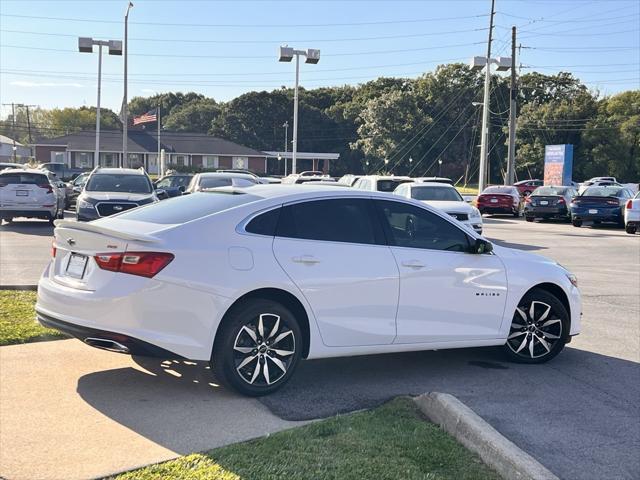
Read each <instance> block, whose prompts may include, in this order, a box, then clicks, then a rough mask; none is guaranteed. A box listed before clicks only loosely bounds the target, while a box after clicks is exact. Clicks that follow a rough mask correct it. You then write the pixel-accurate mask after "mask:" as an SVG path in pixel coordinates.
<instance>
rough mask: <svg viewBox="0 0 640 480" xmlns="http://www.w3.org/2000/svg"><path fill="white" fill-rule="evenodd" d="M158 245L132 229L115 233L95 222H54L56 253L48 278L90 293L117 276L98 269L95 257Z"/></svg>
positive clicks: (152, 238) (147, 248)
mask: <svg viewBox="0 0 640 480" xmlns="http://www.w3.org/2000/svg"><path fill="white" fill-rule="evenodd" d="M122 223H124V222H122ZM128 223H134V224H135V223H137V222H128ZM132 227H134V226H132ZM158 242H159V239H158V238H156V237H154V236H152V235H149V234H147V233H140V232H135V231H134V230H133V229H129V230H128V231H127V230H115V229H113V228H109V227H107V226H102V225H100V224H98V223H97V222H92V223H81V222H75V221H68V220H61V221H57V222H56V229H55V231H54V241H53V247H54V248H55V252H56V253H55V259H54V262H53V265H52V268H51V269H50V272H49V275H50V278H51V279H52V280H53V281H55V282H57V283H60V284H62V285H65V286H68V287H71V288H77V289H81V290H90V291H93V290H96V289H98V288H100V287H101V286H103V285H105V284H106V283H107V282H109V281H111V280H112V279H113V276H114V275H116V273H114V272H110V271H107V270H103V269H101V268H100V267H98V265H97V263H96V261H95V259H94V257H95V256H96V255H99V254H102V253H117V252H127V251H132V250H135V251H141V250H142V251H144V250H149V247H150V246H151V245H153V244H155V243H158Z"/></svg>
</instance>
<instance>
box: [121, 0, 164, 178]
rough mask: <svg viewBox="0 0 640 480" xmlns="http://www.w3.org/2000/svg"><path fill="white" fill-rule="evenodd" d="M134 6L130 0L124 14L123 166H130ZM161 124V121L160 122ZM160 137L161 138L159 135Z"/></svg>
mask: <svg viewBox="0 0 640 480" xmlns="http://www.w3.org/2000/svg"><path fill="white" fill-rule="evenodd" d="M131 7H133V3H131V2H129V3H128V5H127V11H126V13H125V14H124V98H123V99H122V116H123V122H122V162H121V163H120V166H121V167H128V166H129V144H128V142H129V133H128V129H129V115H128V112H127V110H128V104H127V102H128V100H127V56H128V55H129V45H128V43H127V34H128V28H129V10H130V9H131ZM158 124H159V123H158ZM158 138H160V137H159V136H158Z"/></svg>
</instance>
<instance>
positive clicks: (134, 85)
mask: <svg viewBox="0 0 640 480" xmlns="http://www.w3.org/2000/svg"><path fill="white" fill-rule="evenodd" d="M134 3H135V6H134V8H133V9H132V11H131V14H130V23H129V51H130V55H129V98H131V97H133V96H136V95H143V96H146V95H151V94H153V93H156V92H166V91H197V92H201V93H203V94H205V95H207V96H211V97H213V98H215V99H216V100H229V99H231V98H234V97H236V96H238V95H240V94H242V93H243V92H246V91H250V90H271V89H274V88H278V87H280V86H282V85H286V86H292V84H293V79H294V65H293V64H286V63H279V62H278V61H277V49H278V46H279V45H281V44H285V43H288V44H289V45H290V46H293V47H295V48H299V49H306V48H319V49H320V50H321V52H322V53H321V55H322V56H321V60H320V63H319V64H317V65H306V64H302V65H301V84H302V85H303V86H306V87H308V88H312V87H318V86H330V85H342V84H357V83H361V82H365V81H367V80H370V79H373V78H376V77H378V76H381V75H395V76H407V77H416V76H418V75H420V74H421V73H424V72H426V71H430V70H433V69H434V68H435V66H436V65H438V64H441V63H448V62H451V61H465V62H466V61H468V59H469V58H470V57H471V56H473V55H484V54H485V53H486V40H487V33H488V32H487V30H488V23H489V22H488V20H489V19H488V13H489V10H490V4H491V2H490V0H469V1H465V0H448V1H444V0H443V1H437V0H433V1H374V0H366V1H348V0H341V1H328V0H325V1H242V0H235V1H213V0H212V1H189V0H184V1H161V0H134ZM126 4H127V2H126V1H124V0H101V1H88V0H76V1H69V0H46V1H45V0H39V1H27V0H2V1H1V2H0V55H1V56H0V100H1V103H10V102H16V103H25V104H35V105H39V106H42V107H46V108H51V107H65V106H81V105H95V101H96V85H97V84H96V75H97V54H96V53H94V54H84V53H79V52H78V51H77V37H79V36H91V37H94V38H99V39H122V37H123V24H122V19H123V16H124V10H125V8H126ZM496 10H497V12H498V13H497V14H496V17H495V24H496V26H495V30H494V38H495V42H494V47H493V48H494V55H495V56H498V55H503V56H508V55H509V54H510V35H511V31H510V30H511V26H512V25H516V26H518V28H519V39H518V43H521V44H522V49H521V50H520V52H521V55H520V57H519V58H518V61H519V63H522V64H523V69H522V72H526V71H530V70H532V69H534V67H535V69H536V70H539V71H542V72H545V73H554V72H558V71H560V70H564V71H571V72H574V73H575V75H576V76H578V77H579V78H581V79H582V80H583V81H584V82H587V84H588V85H589V87H591V88H593V89H594V90H598V91H600V92H601V93H602V94H612V93H616V92H619V91H622V90H627V89H638V88H640V33H639V26H640V2H639V1H637V0H619V1H618V0H596V1H593V0H527V1H524V0H496ZM122 69H123V61H122V57H117V56H108V55H105V56H104V58H103V83H102V105H103V106H105V107H108V108H111V109H113V110H115V111H116V112H117V111H118V110H119V107H120V103H121V100H122V93H123V91H122ZM2 114H3V116H4V115H6V114H7V108H6V107H4V108H3V110H2Z"/></svg>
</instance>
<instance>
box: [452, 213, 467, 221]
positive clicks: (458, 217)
mask: <svg viewBox="0 0 640 480" xmlns="http://www.w3.org/2000/svg"><path fill="white" fill-rule="evenodd" d="M447 213H448V212H447ZM448 215H451V216H452V217H453V218H455V219H456V220H460V221H461V222H464V221H465V220H469V215H467V214H466V213H448Z"/></svg>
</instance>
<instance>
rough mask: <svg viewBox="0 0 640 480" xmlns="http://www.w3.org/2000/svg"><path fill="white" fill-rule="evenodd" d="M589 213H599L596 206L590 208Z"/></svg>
mask: <svg viewBox="0 0 640 480" xmlns="http://www.w3.org/2000/svg"><path fill="white" fill-rule="evenodd" d="M589 213H598V210H597V209H595V208H590V209H589Z"/></svg>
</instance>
